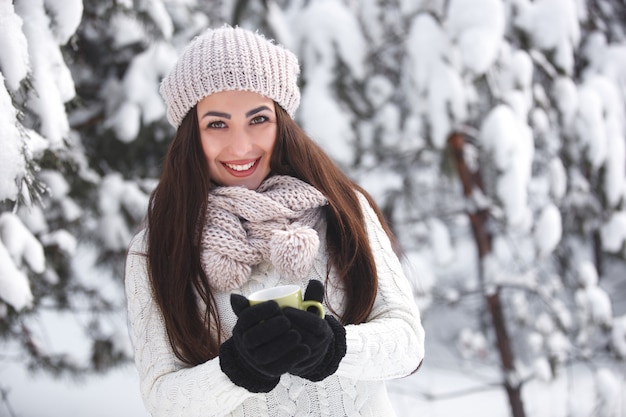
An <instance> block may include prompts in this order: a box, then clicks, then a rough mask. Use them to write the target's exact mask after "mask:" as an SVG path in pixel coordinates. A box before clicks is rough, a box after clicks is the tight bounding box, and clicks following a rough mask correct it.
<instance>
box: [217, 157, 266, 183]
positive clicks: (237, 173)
mask: <svg viewBox="0 0 626 417" xmlns="http://www.w3.org/2000/svg"><path fill="white" fill-rule="evenodd" d="M260 160H261V158H257V159H248V160H245V161H228V162H222V166H223V167H224V169H225V170H226V171H227V172H228V173H229V174H230V175H232V176H233V177H237V178H242V177H247V176H249V175H252V174H254V172H255V171H256V169H257V167H258V166H259V161H260ZM249 164H252V166H251V167H250V168H247V169H235V168H232V167H231V166H237V167H244V166H246V165H249Z"/></svg>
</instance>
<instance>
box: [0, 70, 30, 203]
mask: <svg viewBox="0 0 626 417" xmlns="http://www.w3.org/2000/svg"><path fill="white" fill-rule="evenodd" d="M3 79H4V78H3V77H2V74H1V73H0V147H1V148H2V152H0V201H2V200H5V199H10V200H15V199H16V197H17V194H18V191H19V189H18V185H19V184H18V181H19V180H20V179H21V177H22V176H23V175H24V174H25V172H24V171H25V168H26V163H25V161H24V157H23V156H22V152H21V144H22V139H21V135H20V132H19V130H18V128H17V118H16V114H15V109H14V108H13V106H12V105H11V97H10V96H9V93H8V91H7V90H6V88H5V87H4V84H3V83H1V81H3Z"/></svg>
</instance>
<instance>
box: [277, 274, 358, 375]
mask: <svg viewBox="0 0 626 417" xmlns="http://www.w3.org/2000/svg"><path fill="white" fill-rule="evenodd" d="M304 299H305V300H316V301H319V302H322V301H323V300H324V285H323V284H322V283H321V282H320V281H316V280H311V281H309V284H308V286H307V289H306V292H305V296H304ZM283 314H284V315H285V316H286V317H287V318H288V319H289V320H290V321H291V326H292V328H293V329H295V330H297V331H298V333H299V334H300V336H301V337H302V343H303V344H305V345H306V346H308V348H309V349H310V350H311V353H310V355H309V356H308V357H306V358H305V359H303V360H302V361H300V362H298V363H297V364H296V365H295V366H294V367H293V368H292V369H291V371H290V373H291V374H293V375H298V376H300V377H302V378H305V379H308V380H309V381H313V382H317V381H321V380H323V379H325V378H326V377H328V376H330V375H332V374H334V373H335V371H336V370H337V368H338V367H339V363H340V362H341V359H343V357H344V356H345V354H346V329H345V328H344V327H343V326H342V325H341V324H340V323H339V322H338V321H337V320H336V319H335V318H334V317H333V316H330V315H326V317H325V318H324V319H321V318H320V317H319V316H318V315H317V312H316V313H312V312H307V311H303V310H298V309H295V308H289V307H288V308H285V309H284V310H283Z"/></svg>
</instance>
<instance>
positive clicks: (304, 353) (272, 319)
mask: <svg viewBox="0 0 626 417" xmlns="http://www.w3.org/2000/svg"><path fill="white" fill-rule="evenodd" d="M230 303H231V306H232V308H233V311H234V312H235V314H236V315H237V317H238V320H237V323H236V324H235V327H234V328H233V336H232V337H231V338H230V339H228V340H227V341H225V342H224V343H223V344H222V346H221V347H220V366H221V368H222V371H223V372H224V373H225V374H226V375H227V376H228V378H230V380H231V381H232V382H233V383H234V384H236V385H238V386H240V387H243V388H245V389H247V390H248V391H250V392H270V391H271V390H272V389H274V387H275V386H276V385H277V384H278V381H279V380H280V376H281V375H282V374H284V373H286V372H288V371H289V370H291V369H292V368H293V366H294V365H295V364H296V363H298V362H299V361H301V360H302V358H303V357H308V356H309V354H310V350H309V348H308V347H307V346H306V345H304V344H303V343H302V342H301V336H300V334H299V333H298V332H297V331H295V330H293V329H292V328H291V322H290V321H289V319H287V317H285V316H284V315H283V313H282V311H281V309H280V307H279V306H278V304H277V303H276V302H275V301H267V302H264V303H261V304H256V305H254V306H250V304H249V302H248V300H247V299H246V298H245V297H243V296H241V295H238V294H232V295H231V298H230Z"/></svg>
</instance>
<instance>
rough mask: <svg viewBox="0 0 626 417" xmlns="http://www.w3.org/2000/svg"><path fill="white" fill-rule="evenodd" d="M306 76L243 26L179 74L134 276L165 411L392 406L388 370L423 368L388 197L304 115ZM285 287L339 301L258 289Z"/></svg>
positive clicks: (164, 88)
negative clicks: (357, 173) (358, 174)
mask: <svg viewBox="0 0 626 417" xmlns="http://www.w3.org/2000/svg"><path fill="white" fill-rule="evenodd" d="M299 71H300V69H299V66H298V61H297V59H296V57H295V56H294V55H293V54H292V53H291V52H289V51H287V50H286V49H284V48H283V47H281V46H279V45H276V44H274V43H273V42H271V41H269V40H267V39H265V38H264V37H263V36H261V35H259V34H256V33H253V32H250V31H247V30H244V29H240V28H232V27H227V26H226V27H223V28H220V29H214V30H208V31H206V32H205V33H203V34H202V35H201V36H199V37H198V38H196V39H195V40H194V41H193V42H192V43H191V44H190V45H189V46H188V47H187V49H186V50H185V51H184V52H183V54H182V56H181V57H180V59H179V61H178V62H177V64H176V66H175V67H174V69H173V70H172V72H171V73H170V74H169V75H168V76H167V77H166V78H165V79H164V80H163V82H162V84H161V94H162V96H163V98H164V99H165V102H166V105H167V115H168V120H169V121H170V123H171V124H172V125H173V126H174V127H176V128H177V131H176V135H175V137H174V140H173V141H172V143H171V145H170V148H169V150H168V153H167V155H166V157H165V163H164V166H163V172H162V174H161V178H160V181H159V184H158V186H157V187H156V189H155V191H154V192H153V194H152V195H151V200H150V205H149V209H148V216H147V228H146V229H145V230H143V231H141V232H140V233H139V234H138V235H137V236H136V237H135V238H134V239H133V241H132V242H131V246H130V249H129V252H128V257H127V262H126V277H125V279H126V295H127V299H128V317H129V326H130V335H131V339H132V341H133V346H134V354H135V364H136V366H137V369H138V371H139V376H140V381H141V391H142V395H143V399H144V403H145V404H146V407H147V408H148V410H149V411H150V413H151V414H152V415H153V416H168V417H176V416H200V415H202V416H225V415H237V416H255V417H258V416H293V415H308V416H322V415H323V416H345V415H357V414H358V415H372V416H383V415H384V416H392V415H394V411H393V407H392V405H391V402H390V400H389V397H388V395H387V391H386V388H385V380H388V379H393V378H398V377H401V376H405V375H408V374H410V373H411V372H413V371H415V370H416V369H417V368H418V366H419V365H420V363H421V360H422V358H423V355H424V330H423V328H422V325H421V321H420V315H419V311H418V310H417V307H416V305H415V303H414V299H413V293H412V291H411V287H410V285H409V282H408V280H407V279H406V277H405V276H404V274H403V271H402V268H401V266H400V261H399V259H398V257H397V256H396V253H395V252H394V250H393V245H392V242H393V236H392V234H391V232H390V231H389V229H388V228H387V226H386V225H385V222H384V219H383V217H382V215H381V212H380V210H379V209H378V207H377V206H376V205H375V203H374V202H373V200H372V198H371V197H370V196H369V195H368V194H367V192H366V191H365V190H363V189H362V188H361V187H359V186H358V185H357V184H355V183H354V182H352V181H351V180H350V179H349V178H348V177H347V176H346V175H345V174H344V173H342V172H341V170H339V168H338V167H337V165H336V164H335V163H333V161H332V160H331V159H330V158H329V156H328V155H327V154H326V153H325V152H324V151H323V150H322V149H321V148H320V147H319V146H318V145H317V144H316V143H315V142H314V141H313V140H311V138H310V137H309V136H307V135H306V133H305V132H304V131H303V130H302V129H301V128H300V126H299V125H298V124H297V123H296V122H295V121H294V120H293V116H294V114H295V112H296V109H297V107H298V104H299V102H300V90H299V88H298V84H297V76H298V74H299ZM279 285H296V286H298V287H300V288H302V289H304V288H306V291H305V292H304V299H305V300H307V301H316V302H319V303H323V306H324V310H325V311H326V312H327V314H326V315H325V316H324V317H320V316H319V315H318V314H316V313H311V312H309V311H306V310H301V309H296V308H291V307H286V308H283V309H281V308H280V307H279V306H278V304H277V303H276V302H275V301H273V300H270V301H266V302H261V303H258V304H254V305H250V303H249V300H248V299H247V298H246V297H247V296H249V295H250V294H252V293H253V292H256V291H258V290H260V289H264V288H271V287H275V286H279ZM309 304H310V303H309Z"/></svg>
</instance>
